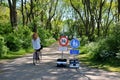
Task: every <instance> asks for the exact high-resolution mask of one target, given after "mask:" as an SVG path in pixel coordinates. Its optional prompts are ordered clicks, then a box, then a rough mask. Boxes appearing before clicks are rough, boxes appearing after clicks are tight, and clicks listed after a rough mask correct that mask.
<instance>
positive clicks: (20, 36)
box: [5, 26, 31, 51]
mask: <svg viewBox="0 0 120 80" xmlns="http://www.w3.org/2000/svg"><path fill="white" fill-rule="evenodd" d="M5 40H6V45H7V47H8V48H9V49H10V51H18V50H19V49H21V48H24V49H28V48H30V47H31V31H30V29H29V28H28V27H27V26H19V27H18V28H17V29H16V30H14V31H13V32H11V33H10V34H9V35H7V36H6V37H5Z"/></svg>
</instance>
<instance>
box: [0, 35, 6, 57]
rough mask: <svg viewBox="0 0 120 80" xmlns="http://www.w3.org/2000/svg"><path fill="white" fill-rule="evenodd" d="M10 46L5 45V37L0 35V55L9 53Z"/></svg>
mask: <svg viewBox="0 0 120 80" xmlns="http://www.w3.org/2000/svg"><path fill="white" fill-rule="evenodd" d="M7 51H8V48H7V47H6V46H5V42H4V37H2V36H1V35H0V57H2V56H4V55H6V54H7Z"/></svg>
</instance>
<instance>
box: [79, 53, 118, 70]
mask: <svg viewBox="0 0 120 80" xmlns="http://www.w3.org/2000/svg"><path fill="white" fill-rule="evenodd" d="M78 58H79V59H80V61H81V62H82V63H84V64H85V65H87V66H89V67H92V68H99V69H104V70H107V71H112V72H120V60H115V59H111V60H109V61H106V62H98V61H93V60H91V59H89V56H88V55H87V54H80V55H79V56H78Z"/></svg>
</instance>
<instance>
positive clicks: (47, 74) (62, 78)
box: [0, 44, 120, 80]
mask: <svg viewBox="0 0 120 80" xmlns="http://www.w3.org/2000/svg"><path fill="white" fill-rule="evenodd" d="M42 53H43V60H42V62H41V63H40V65H36V66H34V65H33V64H32V54H28V55H26V56H24V57H22V58H17V59H14V60H10V61H5V62H3V63H0V80H113V79H114V80H120V73H117V72H107V71H104V70H100V69H94V68H89V67H87V66H84V65H83V64H81V66H80V68H79V69H70V68H67V67H66V68H58V67H56V60H57V59H58V58H60V57H61V52H60V51H58V44H54V45H52V46H50V47H47V48H44V49H43V50H42ZM64 57H65V58H67V59H68V60H69V59H70V58H73V57H72V56H70V55H69V52H68V51H66V52H64Z"/></svg>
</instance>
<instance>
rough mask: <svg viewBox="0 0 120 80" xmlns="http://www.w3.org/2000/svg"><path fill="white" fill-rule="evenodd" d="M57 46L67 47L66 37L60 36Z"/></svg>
mask: <svg viewBox="0 0 120 80" xmlns="http://www.w3.org/2000/svg"><path fill="white" fill-rule="evenodd" d="M59 44H60V45H61V46H67V45H68V38H67V37H66V36H61V37H60V39H59Z"/></svg>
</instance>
